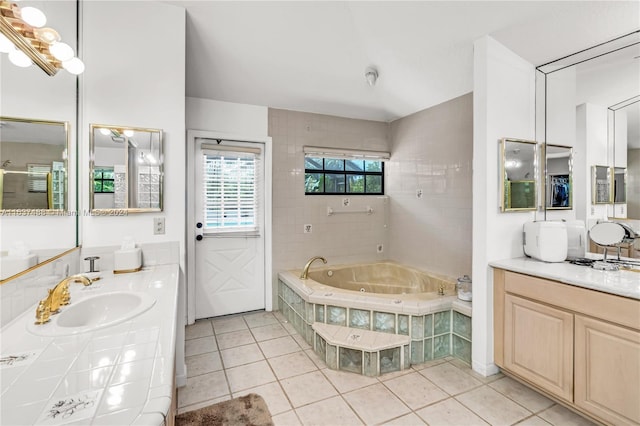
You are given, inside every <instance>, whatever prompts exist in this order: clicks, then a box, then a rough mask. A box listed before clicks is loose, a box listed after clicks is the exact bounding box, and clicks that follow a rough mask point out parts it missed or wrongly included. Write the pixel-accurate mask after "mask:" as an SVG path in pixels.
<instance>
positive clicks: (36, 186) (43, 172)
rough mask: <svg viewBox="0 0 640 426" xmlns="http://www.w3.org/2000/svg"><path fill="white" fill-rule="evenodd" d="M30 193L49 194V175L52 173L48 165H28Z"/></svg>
mask: <svg viewBox="0 0 640 426" xmlns="http://www.w3.org/2000/svg"><path fill="white" fill-rule="evenodd" d="M27 173H28V178H29V179H28V181H27V182H28V183H27V185H28V188H29V192H47V175H49V173H51V166H49V165H48V164H33V163H28V164H27Z"/></svg>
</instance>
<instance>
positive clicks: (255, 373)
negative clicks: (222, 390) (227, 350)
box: [225, 361, 276, 393]
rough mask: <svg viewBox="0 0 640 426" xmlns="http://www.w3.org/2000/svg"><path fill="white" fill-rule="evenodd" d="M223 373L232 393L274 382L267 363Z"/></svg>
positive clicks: (235, 368) (230, 369)
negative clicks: (225, 374)
mask: <svg viewBox="0 0 640 426" xmlns="http://www.w3.org/2000/svg"><path fill="white" fill-rule="evenodd" d="M225 371H226V373H227V379H228V380H229V386H230V387H231V392H233V393H236V392H239V391H241V390H245V389H250V388H255V387H256V386H260V385H264V384H266V383H269V382H275V381H276V377H275V376H274V375H273V373H272V372H271V368H270V367H269V364H267V361H258V362H254V363H253V364H245V365H241V366H239V367H233V368H228V369H226V370H225Z"/></svg>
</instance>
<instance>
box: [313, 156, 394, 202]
mask: <svg viewBox="0 0 640 426" xmlns="http://www.w3.org/2000/svg"><path fill="white" fill-rule="evenodd" d="M388 158H389V154H388V153H373V152H369V151H351V150H338V149H335V150H334V149H326V148H312V147H305V157H304V171H305V174H304V192H305V194H306V195H321V194H330V195H335V194H361V195H382V194H384V160H385V159H388Z"/></svg>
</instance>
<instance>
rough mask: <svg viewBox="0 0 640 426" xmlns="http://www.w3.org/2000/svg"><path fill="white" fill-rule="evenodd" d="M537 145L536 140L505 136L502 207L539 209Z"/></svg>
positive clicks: (501, 148)
mask: <svg viewBox="0 0 640 426" xmlns="http://www.w3.org/2000/svg"><path fill="white" fill-rule="evenodd" d="M537 149H538V144H537V143H536V142H534V141H526V140H521V139H509V138H505V139H502V140H501V141H500V154H501V155H500V157H501V161H500V176H501V177H502V180H501V197H500V199H501V202H500V209H501V210H502V211H503V212H507V211H525V210H536V202H537V198H536V197H537V195H536V187H537V183H538V180H537V166H538V165H537V155H538V151H537Z"/></svg>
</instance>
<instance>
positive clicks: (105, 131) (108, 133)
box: [100, 127, 111, 136]
mask: <svg viewBox="0 0 640 426" xmlns="http://www.w3.org/2000/svg"><path fill="white" fill-rule="evenodd" d="M100 133H102V134H103V135H105V136H109V135H110V134H111V130H109V129H106V128H104V127H101V128H100Z"/></svg>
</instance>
